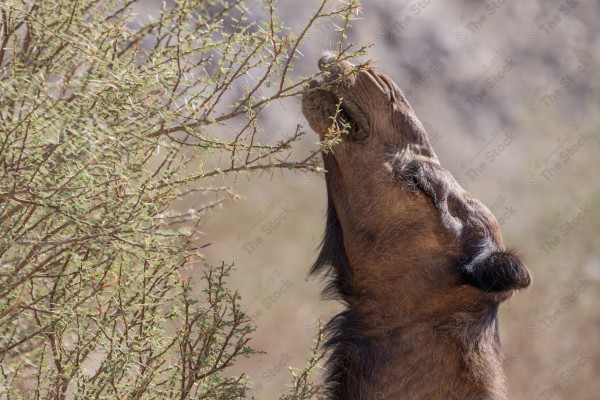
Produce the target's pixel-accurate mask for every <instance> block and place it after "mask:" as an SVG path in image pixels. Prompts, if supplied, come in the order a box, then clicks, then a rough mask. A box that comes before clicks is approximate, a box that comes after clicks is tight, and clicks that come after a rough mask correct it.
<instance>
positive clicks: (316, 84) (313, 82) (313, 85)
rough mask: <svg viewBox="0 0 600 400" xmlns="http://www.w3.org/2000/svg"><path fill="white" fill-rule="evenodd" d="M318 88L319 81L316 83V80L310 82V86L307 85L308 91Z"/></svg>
mask: <svg viewBox="0 0 600 400" xmlns="http://www.w3.org/2000/svg"><path fill="white" fill-rule="evenodd" d="M317 86H319V82H318V81H316V80H314V79H313V80H311V81H310V82H308V84H307V85H306V87H307V88H308V89H314V88H316V87H317Z"/></svg>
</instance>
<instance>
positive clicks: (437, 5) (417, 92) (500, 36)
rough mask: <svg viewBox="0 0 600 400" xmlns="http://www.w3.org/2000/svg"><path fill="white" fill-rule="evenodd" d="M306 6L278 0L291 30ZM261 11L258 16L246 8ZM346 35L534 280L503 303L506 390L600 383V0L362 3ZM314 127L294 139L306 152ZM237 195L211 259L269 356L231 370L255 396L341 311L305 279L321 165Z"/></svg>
mask: <svg viewBox="0 0 600 400" xmlns="http://www.w3.org/2000/svg"><path fill="white" fill-rule="evenodd" d="M316 7H317V2H315V1H303V2H295V1H294V2H292V1H282V2H280V3H279V4H278V8H277V12H278V14H279V16H280V18H281V19H282V20H283V21H285V23H286V24H287V25H289V26H291V27H294V26H300V25H301V24H303V23H305V22H306V20H307V18H308V16H309V15H310V13H311V12H312V11H314V9H315V8H316ZM249 11H251V12H252V13H254V17H256V18H259V17H260V12H261V11H260V10H249ZM348 41H350V42H362V43H370V44H372V47H371V48H370V50H369V54H368V56H367V57H366V59H371V60H373V61H374V62H375V63H376V65H377V66H378V67H379V68H381V70H382V71H384V72H385V73H386V74H388V75H389V76H390V77H391V78H392V79H394V80H395V81H396V83H397V84H398V85H399V87H400V88H401V89H402V90H403V91H404V93H405V95H406V96H407V98H408V100H409V102H410V103H411V105H412V106H413V108H414V109H415V111H416V113H417V115H418V117H419V118H420V119H421V121H422V122H423V124H424V125H425V127H426V129H427V132H428V134H429V137H430V140H431V141H432V143H433V145H434V148H435V150H436V152H437V154H438V157H439V158H440V160H441V162H442V163H443V164H444V165H445V166H446V168H448V169H449V170H450V171H452V173H453V174H454V176H455V177H456V178H457V180H459V181H460V182H461V184H462V185H463V186H464V187H465V188H466V189H467V190H469V191H470V192H472V193H473V194H474V195H475V196H476V197H478V198H479V199H480V200H482V201H483V202H484V203H485V204H486V205H487V206H488V207H489V208H490V209H491V210H492V211H493V212H494V213H495V215H496V217H497V218H498V220H499V221H500V223H501V225H502V229H503V234H504V239H505V242H506V244H507V246H509V247H512V248H514V249H516V250H517V251H518V252H520V253H521V254H522V255H524V258H525V260H526V262H527V265H528V266H529V268H530V270H531V272H532V274H533V278H534V281H533V285H532V286H531V287H530V288H529V289H527V290H526V291H524V292H521V293H518V294H517V295H516V296H514V297H513V298H512V299H511V300H509V301H508V302H506V303H504V304H503V305H502V307H501V313H500V314H501V315H500V321H501V325H500V326H501V338H502V341H503V345H504V350H505V353H506V360H505V369H506V373H507V376H508V381H509V386H510V388H509V398H511V399H524V400H533V399H544V400H550V399H556V400H558V399H582V400H585V399H590V400H591V399H596V398H598V395H597V393H600V380H598V379H597V378H598V376H599V375H600V345H599V344H598V343H599V342H598V332H599V329H600V313H599V312H598V307H599V306H598V304H600V290H599V289H600V236H599V235H598V232H599V228H600V219H599V218H600V215H599V211H600V173H599V166H600V163H599V161H598V153H599V152H600V137H599V136H600V132H599V131H600V129H599V126H600V109H599V106H600V72H599V71H600V68H599V67H600V3H598V2H596V1H587V2H584V1H564V0H559V1H553V0H550V1H543V2H542V1H540V2H534V1H530V2H508V1H500V0H498V1H458V2H433V1H427V0H409V1H400V0H399V1H377V2H366V1H365V2H364V3H363V5H362V13H361V14H360V15H357V19H356V20H355V21H354V23H353V27H352V29H351V30H350V31H349V35H348ZM335 47H336V44H335V35H334V27H333V26H332V25H330V24H323V25H319V26H317V27H316V28H315V29H314V30H312V31H311V32H309V34H308V35H307V40H306V42H305V44H304V46H303V48H302V49H301V51H302V54H304V56H305V57H304V58H303V59H302V60H298V62H297V63H296V67H295V71H294V73H296V74H298V75H304V76H306V75H310V74H312V73H314V72H315V71H316V60H317V58H318V56H319V54H320V53H321V52H322V51H324V50H329V49H332V50H335ZM262 124H263V127H265V132H264V134H263V136H262V137H261V140H262V141H263V142H264V143H274V142H276V141H278V140H281V139H283V138H285V137H288V136H289V135H291V134H292V133H293V132H294V130H295V127H296V124H302V125H304V126H305V127H306V129H309V128H308V124H307V123H306V121H305V120H304V118H303V117H302V114H301V112H300V107H299V99H295V100H291V101H284V102H282V103H280V104H273V106H272V108H271V112H270V113H268V116H267V117H265V118H262ZM316 140H317V137H316V135H314V136H311V137H309V138H307V139H306V140H305V141H304V142H303V143H302V144H301V146H300V147H299V148H298V149H297V151H298V159H300V158H301V157H302V155H304V153H308V152H310V151H311V150H314V149H316V148H317V146H316V144H315V142H316ZM229 184H230V185H231V186H232V187H233V188H234V189H235V190H236V191H237V192H238V193H240V194H241V195H243V199H242V200H240V201H238V202H235V203H229V204H228V205H226V206H225V207H224V209H223V210H221V211H220V212H219V213H218V214H216V215H215V216H214V217H213V218H211V219H210V220H208V221H207V223H206V225H205V232H206V234H207V239H208V241H209V242H211V243H212V244H211V245H210V246H209V247H207V248H206V257H207V259H208V261H209V262H211V263H213V264H217V263H220V262H221V261H226V262H235V264H236V268H237V271H236V273H235V274H234V276H233V279H232V285H233V286H234V287H235V288H237V289H239V290H240V292H241V294H242V297H243V300H244V302H243V303H244V305H245V307H246V310H247V311H248V312H249V313H250V315H251V316H252V317H253V319H254V322H255V323H256V324H257V328H258V329H257V332H256V333H255V335H254V342H253V343H254V346H255V347H256V348H257V349H260V350H264V351H266V352H267V354H265V355H264V356H261V357H257V358H254V359H250V360H248V361H247V362H245V363H241V364H240V365H238V366H237V368H236V371H244V372H246V373H247V374H248V375H249V376H250V377H251V379H252V380H253V381H254V382H255V387H254V396H255V397H256V398H257V399H272V398H277V397H278V395H279V394H280V393H282V392H283V387H284V386H283V385H284V383H285V381H286V380H287V379H288V377H289V371H288V367H289V366H293V367H301V366H302V365H304V361H305V359H306V358H307V356H308V354H309V348H310V344H311V341H312V339H313V337H314V334H315V332H316V329H317V324H318V321H319V320H322V321H326V320H328V319H329V318H330V317H331V316H332V315H333V314H334V313H335V312H336V311H337V310H338V309H339V305H336V304H335V303H333V302H327V301H322V300H321V299H320V297H319V291H320V289H321V288H322V287H323V284H322V283H321V282H320V281H319V280H318V279H312V278H308V277H307V273H308V270H309V268H310V265H311V263H312V261H313V260H314V258H315V254H316V253H315V249H316V248H317V246H318V243H319V239H320V235H321V232H322V230H323V224H324V213H325V185H324V178H323V176H322V175H319V174H314V175H304V174H295V173H293V172H285V173H275V174H274V175H268V174H264V175H263V176H260V177H256V176H254V177H251V178H250V179H249V178H248V177H246V176H242V175H240V176H238V177H236V178H235V179H233V178H232V180H231V181H230V182H229Z"/></svg>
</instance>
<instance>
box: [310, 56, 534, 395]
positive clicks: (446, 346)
mask: <svg viewBox="0 0 600 400" xmlns="http://www.w3.org/2000/svg"><path fill="white" fill-rule="evenodd" d="M319 67H320V68H321V70H323V71H325V72H327V73H326V74H325V78H324V80H323V82H321V83H319V82H317V81H313V82H312V83H311V88H310V89H309V90H308V91H307V92H306V93H305V94H304V96H303V99H302V111H303V113H304V115H305V116H306V118H307V119H308V121H309V123H310V126H311V127H312V128H313V130H315V131H316V132H317V133H318V134H319V135H320V136H321V138H324V137H326V136H328V135H330V134H331V132H332V131H330V130H329V128H330V127H331V126H333V127H334V128H335V127H337V128H340V127H341V126H342V125H344V124H345V125H346V126H347V127H349V128H348V129H347V133H346V134H345V135H344V136H343V138H342V140H341V142H340V143H338V144H335V145H334V146H333V147H332V149H331V151H330V152H327V153H326V154H324V155H323V159H324V165H325V169H326V171H327V173H326V181H327V193H328V199H329V200H328V212H327V223H326V229H325V234H324V238H323V243H322V248H321V252H320V254H319V256H318V259H317V261H316V262H315V264H314V266H313V268H312V272H313V273H324V274H325V275H326V276H328V277H330V279H331V281H330V285H329V286H328V289H327V292H328V293H330V294H333V295H335V296H336V297H337V298H338V299H340V300H341V301H343V303H344V304H345V305H346V310H345V311H343V312H342V313H341V314H339V315H337V316H336V317H334V318H333V319H332V320H331V321H330V322H329V324H328V326H327V330H328V333H329V339H328V341H327V344H326V345H327V348H328V349H329V351H330V356H329V359H328V363H327V371H328V374H327V376H326V388H327V394H328V396H329V398H331V399H344V400H351V399H457V400H458V399H460V400H470V399H473V400H475V399H476V400H481V399H493V400H496V399H505V398H506V393H505V377H504V373H503V370H502V354H501V349H500V340H499V337H498V306H499V304H500V303H501V302H502V301H504V300H506V299H507V298H509V297H510V296H511V295H512V293H513V292H514V291H515V290H516V289H520V288H524V287H527V286H528V285H529V284H530V282H531V278H530V275H529V272H528V270H527V268H526V267H525V266H524V265H523V263H522V262H521V261H520V260H519V258H518V257H517V256H516V255H514V254H513V253H511V252H509V251H507V250H506V248H505V246H504V244H503V242H502V236H501V234H500V228H499V226H498V222H497V221H496V219H495V218H494V216H493V215H492V213H491V212H490V211H489V210H488V209H487V208H486V207H485V206H484V205H483V204H482V203H481V202H479V201H478V200H477V199H475V198H474V197H472V196H471V195H470V194H469V193H468V192H466V191H465V190H464V189H463V188H461V187H460V186H459V185H458V183H456V181H455V180H454V178H453V177H452V175H451V174H450V172H448V171H447V170H446V169H444V168H443V167H442V166H441V165H440V162H439V160H438V158H437V156H436V155H435V153H434V151H433V149H432V147H431V145H430V143H429V140H428V139H427V135H426V134H425V131H424V129H423V125H422V124H421V123H420V122H419V120H418V119H417V117H416V116H415V114H414V112H413V110H412V108H411V106H410V105H409V104H408V102H407V101H406V99H405V97H404V95H403V94H402V92H401V91H400V89H399V88H398V87H397V86H396V84H395V83H394V82H393V81H392V80H391V79H390V78H389V77H387V76H386V75H384V74H382V73H380V72H377V71H375V70H374V69H373V68H366V69H363V70H361V71H356V69H355V68H353V66H352V65H351V64H349V63H348V62H338V61H336V59H335V57H333V56H332V55H330V54H325V55H324V56H323V57H321V59H320V60H319ZM340 102H341V111H340V112H339V113H337V117H335V118H334V116H335V115H336V107H337V106H338V104H339V103H340ZM332 122H333V124H332Z"/></svg>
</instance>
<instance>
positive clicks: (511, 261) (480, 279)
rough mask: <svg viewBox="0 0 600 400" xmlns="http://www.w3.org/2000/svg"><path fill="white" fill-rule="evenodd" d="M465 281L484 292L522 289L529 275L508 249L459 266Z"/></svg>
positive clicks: (526, 284) (527, 284) (517, 258)
mask: <svg viewBox="0 0 600 400" xmlns="http://www.w3.org/2000/svg"><path fill="white" fill-rule="evenodd" d="M459 270H460V272H461V273H462V275H463V277H464V279H465V281H466V282H467V283H468V284H470V285H473V286H475V287H478V288H480V289H482V290H485V291H486V292H503V291H507V290H514V289H523V288H526V287H527V286H529V285H530V284H531V275H530V274H529V271H528V270H527V267H526V266H525V264H523V263H522V262H521V260H520V259H519V257H517V256H516V255H515V254H513V253H511V252H509V251H501V252H493V253H489V254H488V255H485V256H479V257H475V259H474V260H473V261H471V262H470V263H467V264H464V265H461V266H460V267H459Z"/></svg>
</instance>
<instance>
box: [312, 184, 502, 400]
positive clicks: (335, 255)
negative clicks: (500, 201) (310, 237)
mask: <svg viewBox="0 0 600 400" xmlns="http://www.w3.org/2000/svg"><path fill="white" fill-rule="evenodd" d="M311 273H315V274H316V273H321V274H324V275H325V276H327V277H328V278H329V284H328V286H327V287H326V289H325V290H324V293H325V294H326V295H327V297H329V298H335V299H338V300H340V301H342V302H343V303H344V304H346V306H347V309H346V310H345V311H344V312H342V313H340V314H338V315H337V316H336V317H334V318H333V319H332V320H331V321H330V322H329V323H328V325H327V327H326V330H327V334H328V340H327V342H326V348H327V349H328V350H329V352H330V357H329V359H328V362H327V376H326V391H327V394H328V396H329V398H330V399H335V400H338V399H339V400H341V399H344V400H354V399H357V400H358V399H361V400H362V399H404V398H411V399H448V400H450V399H456V400H458V399H461V400H469V399H473V400H482V399H489V400H500V399H504V398H505V389H504V386H505V382H504V375H503V371H502V366H501V362H500V360H501V354H500V352H501V351H500V341H499V338H498V330H497V329H498V328H497V304H493V303H490V304H489V305H479V306H478V307H479V308H478V309H474V310H468V312H464V313H463V312H455V313H450V314H444V315H441V316H440V317H439V318H435V319H431V318H427V319H425V320H420V321H419V320H410V319H408V320H406V319H402V318H399V320H402V322H400V323H399V325H397V326H394V329H391V330H389V331H386V330H379V331H377V330H375V331H374V330H373V329H372V328H373V326H376V325H377V322H376V321H375V320H376V319H377V318H378V317H377V315H372V314H371V313H369V312H365V309H364V307H362V305H363V304H364V299H361V298H360V297H359V296H357V295H356V294H355V293H353V282H354V278H353V276H352V268H351V266H350V264H349V261H348V258H347V257H346V253H345V249H344V241H343V234H342V227H341V224H340V221H339V219H338V216H337V213H336V211H335V206H334V204H333V200H332V199H331V197H330V196H329V199H328V210H327V224H326V229H325V235H324V238H323V243H322V248H321V251H320V253H319V256H318V258H317V260H316V262H315V264H314V265H313V267H312V270H311ZM400 312H401V311H400ZM407 396H409V397H407Z"/></svg>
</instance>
